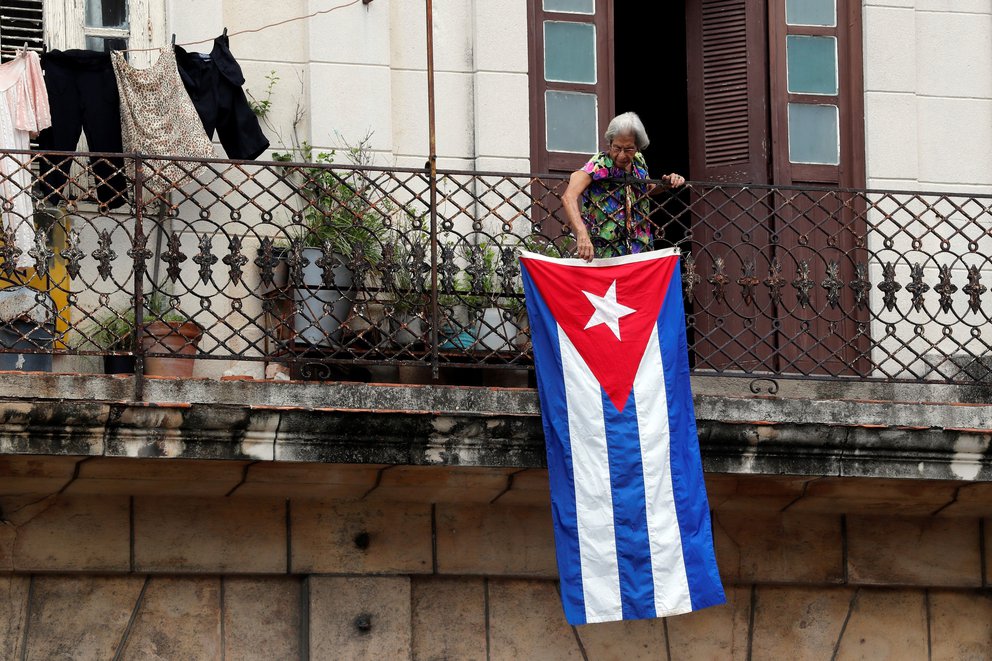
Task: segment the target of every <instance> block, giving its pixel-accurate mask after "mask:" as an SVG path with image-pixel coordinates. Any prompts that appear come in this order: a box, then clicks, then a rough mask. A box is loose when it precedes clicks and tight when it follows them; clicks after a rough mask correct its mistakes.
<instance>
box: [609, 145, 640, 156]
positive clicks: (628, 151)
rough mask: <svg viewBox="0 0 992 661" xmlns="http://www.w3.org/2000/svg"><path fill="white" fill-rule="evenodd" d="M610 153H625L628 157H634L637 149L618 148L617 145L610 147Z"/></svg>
mask: <svg viewBox="0 0 992 661" xmlns="http://www.w3.org/2000/svg"><path fill="white" fill-rule="evenodd" d="M610 151H611V152H613V153H614V154H619V153H621V152H622V153H624V154H627V156H633V155H634V154H636V153H637V147H623V148H621V147H617V146H616V145H610Z"/></svg>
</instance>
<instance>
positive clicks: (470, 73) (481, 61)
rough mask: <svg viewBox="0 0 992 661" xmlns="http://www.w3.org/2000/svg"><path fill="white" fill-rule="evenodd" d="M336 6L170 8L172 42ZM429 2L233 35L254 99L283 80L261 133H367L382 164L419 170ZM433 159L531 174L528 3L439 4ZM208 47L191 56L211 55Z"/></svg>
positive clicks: (348, 138)
mask: <svg viewBox="0 0 992 661" xmlns="http://www.w3.org/2000/svg"><path fill="white" fill-rule="evenodd" d="M333 6H335V3H334V2H331V0H282V1H280V2H277V3H273V2H271V1H270V0H168V15H169V32H170V34H171V32H173V31H174V32H176V34H177V37H178V41H179V42H180V43H183V42H188V41H194V40H198V39H212V38H213V37H214V36H216V35H217V34H219V33H220V31H221V30H222V29H223V27H225V26H226V27H227V28H228V30H229V31H230V32H231V33H235V32H237V31H240V30H245V29H250V28H254V27H259V26H261V25H264V24H268V23H273V22H276V21H279V20H284V19H286V18H290V17H293V16H302V15H306V14H310V13H313V12H317V11H321V10H325V9H329V8H331V7H333ZM425 27H426V16H425V3H424V2H422V1H421V0H373V2H371V3H370V4H368V5H364V4H358V5H354V6H350V7H346V8H343V9H340V10H337V11H334V12H331V13H327V14H323V15H320V16H316V17H313V18H310V19H306V20H302V21H297V22H293V23H288V24H286V25H282V26H279V27H276V28H270V29H267V30H264V31H262V32H257V33H250V34H244V35H237V34H234V35H233V36H232V37H231V49H232V51H233V53H234V55H235V57H237V58H238V61H239V62H240V63H241V65H242V68H243V69H244V72H245V77H246V79H247V82H246V87H247V88H248V90H249V91H251V92H252V94H254V95H256V96H258V95H259V94H261V93H262V92H263V91H264V89H265V87H266V84H267V83H266V80H265V76H266V75H267V74H269V72H271V71H273V70H274V71H275V72H276V74H277V75H278V76H279V82H278V83H277V85H276V88H275V92H274V94H273V97H272V101H273V105H272V110H271V114H270V116H269V121H270V123H271V125H272V126H271V127H270V128H268V129H267V132H268V133H269V136H270V140H272V142H273V146H274V147H275V146H276V145H280V146H285V145H286V144H288V143H289V142H290V132H291V125H292V123H293V118H294V116H295V115H296V108H297V103H299V104H300V107H301V108H302V109H303V110H304V113H303V114H304V121H303V122H302V123H301V125H300V127H299V137H300V139H301V140H306V141H308V142H310V143H311V144H313V145H314V146H315V147H316V148H318V149H324V150H328V149H332V148H335V147H338V148H340V147H341V146H343V143H345V142H348V143H352V144H353V143H355V142H357V141H358V140H360V139H361V138H362V137H363V136H364V135H365V134H366V133H367V132H369V131H371V132H372V134H373V137H372V141H371V143H370V146H371V148H372V151H373V152H374V153H375V156H376V162H377V163H378V164H381V165H386V166H388V165H397V166H403V167H422V166H423V164H424V162H425V160H426V157H427V153H428V121H427V74H426V65H427V57H426V46H425V43H426V41H425V33H426V30H425ZM433 31H434V70H435V86H436V94H435V112H436V127H437V150H438V156H439V165H440V166H441V167H444V168H457V169H484V170H508V171H518V172H521V171H527V170H528V169H529V167H530V144H529V125H530V124H529V90H528V79H527V3H526V0H485V1H471V2H470V1H466V0H435V2H434V23H433ZM209 47H210V44H209V42H207V43H204V44H202V46H200V47H191V50H207V49H209Z"/></svg>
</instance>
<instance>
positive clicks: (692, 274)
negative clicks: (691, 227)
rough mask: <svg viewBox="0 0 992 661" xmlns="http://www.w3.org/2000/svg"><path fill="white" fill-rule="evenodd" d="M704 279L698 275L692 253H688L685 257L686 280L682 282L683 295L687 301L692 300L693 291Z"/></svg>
mask: <svg viewBox="0 0 992 661" xmlns="http://www.w3.org/2000/svg"><path fill="white" fill-rule="evenodd" d="M702 280H703V279H702V278H701V277H699V274H698V273H696V258H695V257H693V256H692V253H687V254H686V256H685V278H684V279H683V280H682V295H683V296H684V297H685V300H687V301H691V300H692V290H693V289H695V288H696V285H698V284H699V283H700V282H702Z"/></svg>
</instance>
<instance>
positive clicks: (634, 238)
mask: <svg viewBox="0 0 992 661" xmlns="http://www.w3.org/2000/svg"><path fill="white" fill-rule="evenodd" d="M582 171H583V172H585V173H586V174H588V175H589V176H590V177H592V183H591V184H589V186H588V187H587V188H586V190H585V192H584V193H583V194H582V219H583V220H584V221H585V224H586V228H588V230H589V238H590V239H591V240H592V245H593V249H594V250H595V254H596V257H616V256H618V255H626V254H630V253H639V252H643V251H646V250H651V248H652V244H653V241H654V236H653V235H652V233H651V224H650V223H649V222H648V213H649V208H648V200H647V197H646V194H647V186H646V185H636V184H635V185H633V186H623V185H622V183H621V181H619V180H621V179H624V178H628V179H648V178H649V176H648V166H647V163H645V161H644V156H643V155H641V153H640V152H637V154H635V155H634V159H633V163H632V165H631V169H630V172H625V171H624V170H623V169H622V168H619V167H615V166H614V164H613V159H612V158H610V155H609V154H607V153H606V152H599V153H598V154H596V155H595V156H593V157H592V158H591V159H589V162H588V163H586V164H585V165H583V166H582ZM628 195H629V197H630V199H628ZM637 198H641V199H640V200H639V201H637V202H635V201H634V200H635V199H637ZM628 208H629V209H630V212H631V213H630V218H629V219H628V217H627V210H628Z"/></svg>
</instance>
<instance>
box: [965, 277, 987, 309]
mask: <svg viewBox="0 0 992 661" xmlns="http://www.w3.org/2000/svg"><path fill="white" fill-rule="evenodd" d="M981 280H982V272H981V271H980V270H979V269H978V267H977V266H971V267H970V268H969V269H968V284H967V285H965V286H964V287H963V288H962V289H961V291H963V292H964V293H965V294H967V295H968V307H969V308H970V309H971V311H972V312H980V311H981V309H982V294H984V293H985V292H986V291H988V287H986V286H985V285H983V284H982V283H981Z"/></svg>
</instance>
